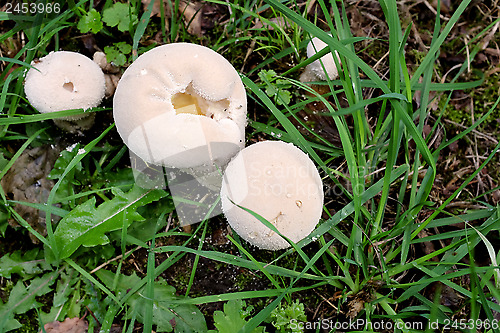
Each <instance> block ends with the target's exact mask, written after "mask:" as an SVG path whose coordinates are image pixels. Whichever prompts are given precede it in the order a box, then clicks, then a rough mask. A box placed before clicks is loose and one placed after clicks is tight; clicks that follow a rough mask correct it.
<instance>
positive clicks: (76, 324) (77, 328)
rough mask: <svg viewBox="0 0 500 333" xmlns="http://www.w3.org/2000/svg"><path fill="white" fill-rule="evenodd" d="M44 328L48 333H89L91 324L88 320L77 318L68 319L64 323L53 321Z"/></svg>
mask: <svg viewBox="0 0 500 333" xmlns="http://www.w3.org/2000/svg"><path fill="white" fill-rule="evenodd" d="M43 328H44V329H45V332H47V333H87V330H88V328H89V324H88V323H87V321H86V320H84V319H80V318H78V317H76V318H66V319H64V321H63V322H60V321H53V322H51V323H47V324H45V326H44V327H43ZM40 332H42V331H40Z"/></svg>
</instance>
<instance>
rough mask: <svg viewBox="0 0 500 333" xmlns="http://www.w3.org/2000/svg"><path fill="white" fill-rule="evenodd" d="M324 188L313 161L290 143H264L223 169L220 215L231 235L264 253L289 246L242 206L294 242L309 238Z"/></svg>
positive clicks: (252, 146) (319, 208)
mask: <svg viewBox="0 0 500 333" xmlns="http://www.w3.org/2000/svg"><path fill="white" fill-rule="evenodd" d="M323 198H324V197H323V184H322V181H321V177H320V176H319V173H318V170H317V169H316V167H315V166H314V163H313V162H312V161H311V159H310V158H309V157H308V156H307V155H306V154H305V153H303V152H302V151H301V150H300V149H299V148H297V147H295V146H294V145H293V144H291V143H285V142H282V141H263V142H259V143H256V144H253V145H250V146H248V147H247V148H245V149H243V150H241V151H240V152H239V153H238V155H236V156H235V157H234V158H233V159H232V160H231V162H229V164H228V166H227V167H226V170H225V173H224V178H223V182H222V188H221V202H222V210H223V212H224V215H225V216H226V219H227V221H228V222H229V224H230V225H231V227H232V228H233V230H234V231H236V233H237V234H238V235H240V236H241V237H242V238H243V239H245V240H246V241H248V242H249V243H251V244H253V245H256V246H258V247H259V248H262V249H268V250H279V249H283V248H287V247H288V246H289V244H288V242H287V241H286V240H285V239H284V238H282V237H281V236H280V235H278V234H277V233H276V232H274V231H272V230H271V229H270V228H268V227H267V226H266V225H265V224H263V223H262V222H261V221H259V220H258V219H257V218H256V217H254V216H253V215H252V214H250V213H249V212H247V211H245V210H243V209H241V208H240V207H238V206H237V205H239V206H241V207H245V208H247V209H249V210H251V211H253V212H255V213H257V214H259V215H260V216H262V217H264V218H265V219H266V220H268V221H269V222H270V223H272V224H273V225H274V226H275V227H276V229H277V230H278V231H279V232H280V233H282V234H283V235H284V236H286V237H288V238H289V239H291V240H292V241H294V242H298V241H300V240H301V239H303V238H304V237H306V236H307V235H309V234H310V233H311V231H313V230H314V228H315V227H316V224H317V223H318V221H319V219H320V217H321V212H322V209H323Z"/></svg>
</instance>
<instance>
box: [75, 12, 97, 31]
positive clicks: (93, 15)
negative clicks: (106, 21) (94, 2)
mask: <svg viewBox="0 0 500 333" xmlns="http://www.w3.org/2000/svg"><path fill="white" fill-rule="evenodd" d="M77 28H78V30H80V32H81V33H84V34H85V33H87V32H89V31H92V33H93V34H96V33H98V32H99V31H101V29H102V28H103V25H102V21H101V14H100V13H99V12H98V11H97V10H95V8H92V9H91V10H90V11H89V12H88V13H87V14H86V15H84V16H82V17H81V18H80V21H79V22H78V25H77Z"/></svg>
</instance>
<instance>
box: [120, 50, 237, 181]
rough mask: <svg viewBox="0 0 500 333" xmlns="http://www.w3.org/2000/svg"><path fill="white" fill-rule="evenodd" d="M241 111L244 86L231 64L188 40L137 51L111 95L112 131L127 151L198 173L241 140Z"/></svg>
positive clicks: (220, 161) (220, 162) (226, 156)
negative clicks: (116, 134) (143, 51)
mask: <svg viewBox="0 0 500 333" xmlns="http://www.w3.org/2000/svg"><path fill="white" fill-rule="evenodd" d="M246 110H247V100H246V92H245V87H244V86H243V83H242V81H241V78H240V76H239V75H238V73H237V72H236V70H235V69H234V68H233V66H232V65H231V64H230V63H229V62H228V61H227V60H226V59H225V58H224V57H223V56H221V55H220V54H218V53H217V52H215V51H213V50H211V49H209V48H207V47H204V46H200V45H196V44H190V43H172V44H167V45H163V46H159V47H156V48H154V49H152V50H150V51H148V52H146V53H144V54H142V55H141V56H139V57H138V58H137V60H135V61H134V62H133V63H132V65H130V67H128V68H127V70H126V71H125V73H124V74H123V76H122V78H121V80H120V82H119V83H118V86H117V88H116V92H115V96H114V99H113V116H114V119H115V122H116V127H117V130H118V133H119V134H120V136H121V138H122V139H123V141H124V142H125V144H126V145H127V146H128V148H129V149H130V150H131V151H132V152H133V153H135V154H136V155H137V156H139V157H140V158H141V159H143V160H144V161H146V162H148V163H152V164H155V165H163V166H167V167H173V168H180V169H186V170H190V171H192V172H194V173H198V174H203V173H206V172H214V171H216V170H217V167H220V168H222V167H224V166H225V165H226V164H227V163H228V162H229V160H230V159H231V157H233V156H234V155H235V154H236V153H237V152H238V151H239V150H240V149H241V148H243V147H244V139H245V125H246ZM219 186H220V185H219Z"/></svg>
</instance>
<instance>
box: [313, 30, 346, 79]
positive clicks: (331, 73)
mask: <svg viewBox="0 0 500 333" xmlns="http://www.w3.org/2000/svg"><path fill="white" fill-rule="evenodd" d="M327 46H328V44H326V43H325V42H323V41H322V40H321V39H319V38H317V37H314V38H313V39H312V40H311V41H310V42H309V44H307V57H308V58H310V57H312V56H313V55H315V54H316V53H317V52H319V51H321V50H322V49H324V48H325V47H327ZM335 56H336V57H337V60H338V62H339V63H340V59H339V56H338V53H337V51H335ZM320 60H321V62H320ZM321 63H323V66H322V65H321ZM307 67H308V68H309V69H310V70H311V71H312V72H313V73H314V74H315V75H316V77H317V78H319V79H320V80H326V78H327V76H328V78H329V79H330V80H334V79H336V78H337V77H338V76H339V73H338V70H337V65H335V61H334V59H333V55H332V53H331V52H330V53H327V54H325V55H324V56H322V57H321V58H319V59H317V60H315V61H313V62H312V63H310V64H309V65H308V66H307ZM323 67H324V69H323ZM325 70H326V73H325Z"/></svg>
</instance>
